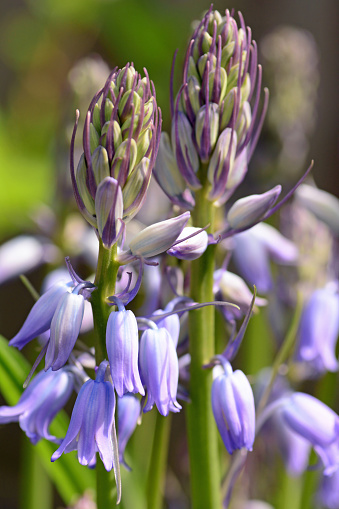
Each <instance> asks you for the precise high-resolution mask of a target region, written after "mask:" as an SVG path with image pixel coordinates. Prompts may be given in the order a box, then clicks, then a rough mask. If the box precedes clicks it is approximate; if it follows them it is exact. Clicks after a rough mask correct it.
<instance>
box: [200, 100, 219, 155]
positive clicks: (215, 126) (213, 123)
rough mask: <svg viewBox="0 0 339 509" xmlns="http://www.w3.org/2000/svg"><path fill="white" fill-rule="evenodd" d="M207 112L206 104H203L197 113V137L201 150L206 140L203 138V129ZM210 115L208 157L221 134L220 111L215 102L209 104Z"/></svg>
mask: <svg viewBox="0 0 339 509" xmlns="http://www.w3.org/2000/svg"><path fill="white" fill-rule="evenodd" d="M205 112H206V106H202V107H201V108H200V110H199V112H198V114H197V118H196V122H195V139H196V140H197V144H198V147H199V150H200V152H201V149H202V144H203V143H204V142H206V140H204V139H203V130H204V124H205ZM208 117H209V128H210V139H209V147H208V149H207V150H206V152H208V153H207V154H206V157H209V154H210V153H211V151H212V150H213V149H214V145H215V143H216V141H217V138H218V134H219V111H218V106H217V105H216V104H214V103H212V104H209V106H208Z"/></svg>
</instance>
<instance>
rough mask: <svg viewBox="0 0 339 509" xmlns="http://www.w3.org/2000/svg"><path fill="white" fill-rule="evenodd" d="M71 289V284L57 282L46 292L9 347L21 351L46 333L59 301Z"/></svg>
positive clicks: (72, 285)
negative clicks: (14, 347)
mask: <svg viewBox="0 0 339 509" xmlns="http://www.w3.org/2000/svg"><path fill="white" fill-rule="evenodd" d="M73 287H74V284H73V282H68V283H67V282H66V281H59V282H58V283H56V284H55V285H53V286H52V287H51V288H50V289H49V290H47V292H46V293H44V294H43V295H42V296H41V297H40V299H39V300H38V301H37V302H36V303H35V304H34V306H33V307H32V309H31V311H30V312H29V314H28V316H27V318H26V320H25V322H24V324H23V326H22V327H21V329H20V330H19V332H18V333H17V334H16V335H15V336H14V337H13V338H12V339H11V340H10V342H9V344H10V346H16V347H17V348H19V350H21V348H23V347H24V346H25V345H26V344H27V343H28V342H29V341H31V340H32V339H34V338H36V337H37V336H39V334H42V333H43V332H45V331H47V330H48V329H49V328H50V326H51V322H52V318H53V315H54V313H55V311H56V309H57V307H58V305H59V303H60V300H61V299H62V297H63V296H64V295H65V294H69V292H70V291H71V290H72V288H73Z"/></svg>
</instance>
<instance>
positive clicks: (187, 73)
mask: <svg viewBox="0 0 339 509" xmlns="http://www.w3.org/2000/svg"><path fill="white" fill-rule="evenodd" d="M239 19H240V28H239V27H238V26H237V23H236V21H235V19H234V18H233V17H232V16H231V15H230V13H229V11H228V10H226V13H225V16H221V14H220V13H219V12H218V11H212V8H211V9H210V10H209V11H208V12H207V13H206V14H205V16H204V18H203V19H202V21H201V22H200V24H199V25H198V26H197V28H196V30H195V31H194V34H193V37H192V39H191V41H190V43H189V46H188V50H187V54H186V59H185V64H184V70H183V83H182V86H181V88H180V90H179V92H178V94H177V97H176V100H175V101H174V100H173V98H172V100H171V113H172V133H171V140H170V138H169V136H168V135H167V134H166V133H162V137H161V142H160V150H159V156H158V160H157V164H156V167H155V176H156V178H157V181H158V183H159V184H160V186H161V187H162V189H163V190H164V191H165V192H166V194H167V195H168V196H169V197H170V199H171V200H172V201H173V202H174V203H176V204H178V205H180V206H183V207H186V208H187V207H188V206H192V204H193V203H194V197H193V194H192V191H193V192H194V191H195V190H197V189H200V188H201V187H202V186H205V185H206V184H207V185H208V186H209V194H208V198H209V200H210V201H213V202H215V203H217V204H218V205H220V204H222V203H225V202H226V200H227V199H228V198H229V196H230V195H231V194H232V193H233V192H234V190H235V189H236V187H237V186H238V185H239V184H240V183H241V181H242V180H243V178H244V176H245V175H246V172H247V165H248V162H249V160H250V158H251V155H252V153H253V150H254V148H255V145H256V142H257V139H258V136H259V133H260V130H261V126H262V123H263V119H264V116H265V113H266V108H267V102H268V93H267V91H266V90H265V100H264V106H263V109H262V111H261V114H260V115H258V111H259V101H260V93H261V75H262V72H261V67H260V65H257V47H256V43H255V42H254V41H252V37H251V30H250V28H248V27H247V28H246V26H245V23H244V20H243V18H242V16H241V14H239ZM172 80H173V72H172Z"/></svg>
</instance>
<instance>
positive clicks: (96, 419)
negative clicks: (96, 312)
mask: <svg viewBox="0 0 339 509" xmlns="http://www.w3.org/2000/svg"><path fill="white" fill-rule="evenodd" d="M107 366H108V362H107V361H104V362H102V363H101V364H100V366H99V368H98V371H97V375H96V379H95V380H91V379H89V380H87V382H85V383H84V385H83V386H82V387H81V389H80V392H79V394H78V397H77V399H76V402H75V405H74V408H73V412H72V416H71V421H70V424H69V428H68V430H67V433H66V436H65V438H64V439H63V441H62V443H61V445H60V447H59V448H58V449H57V450H56V451H55V453H54V454H53V455H52V461H55V460H57V459H58V458H60V456H61V454H62V453H68V452H71V451H74V450H77V452H78V460H79V463H81V465H91V464H93V463H94V462H95V455H96V451H97V450H98V451H99V455H100V458H101V460H102V462H103V464H104V466H105V468H106V470H108V471H109V470H111V469H112V468H113V466H114V453H113V442H112V428H113V424H114V411H115V396H114V390H113V385H112V383H111V382H109V381H105V373H106V368H107Z"/></svg>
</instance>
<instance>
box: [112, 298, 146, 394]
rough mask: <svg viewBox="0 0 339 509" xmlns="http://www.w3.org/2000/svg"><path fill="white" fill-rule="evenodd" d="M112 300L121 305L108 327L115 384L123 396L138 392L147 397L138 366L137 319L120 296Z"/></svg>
mask: <svg viewBox="0 0 339 509" xmlns="http://www.w3.org/2000/svg"><path fill="white" fill-rule="evenodd" d="M111 300H113V298H111ZM113 302H114V303H115V304H116V305H117V306H118V311H112V312H111V313H110V315H109V317H108V321H107V329H106V348H107V355H108V360H109V365H110V372H111V377H112V380H113V385H114V388H115V390H116V391H117V394H118V396H119V397H120V398H121V397H122V396H123V395H124V394H126V393H127V392H132V393H136V392H139V393H140V394H142V395H143V396H144V395H145V391H144V388H143V386H142V383H141V380H140V375H139V369H138V350H139V336H138V324H137V320H136V318H135V316H134V314H133V312H132V311H130V310H126V309H125V307H124V305H123V304H122V302H121V301H120V300H119V299H118V298H114V301H113Z"/></svg>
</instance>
